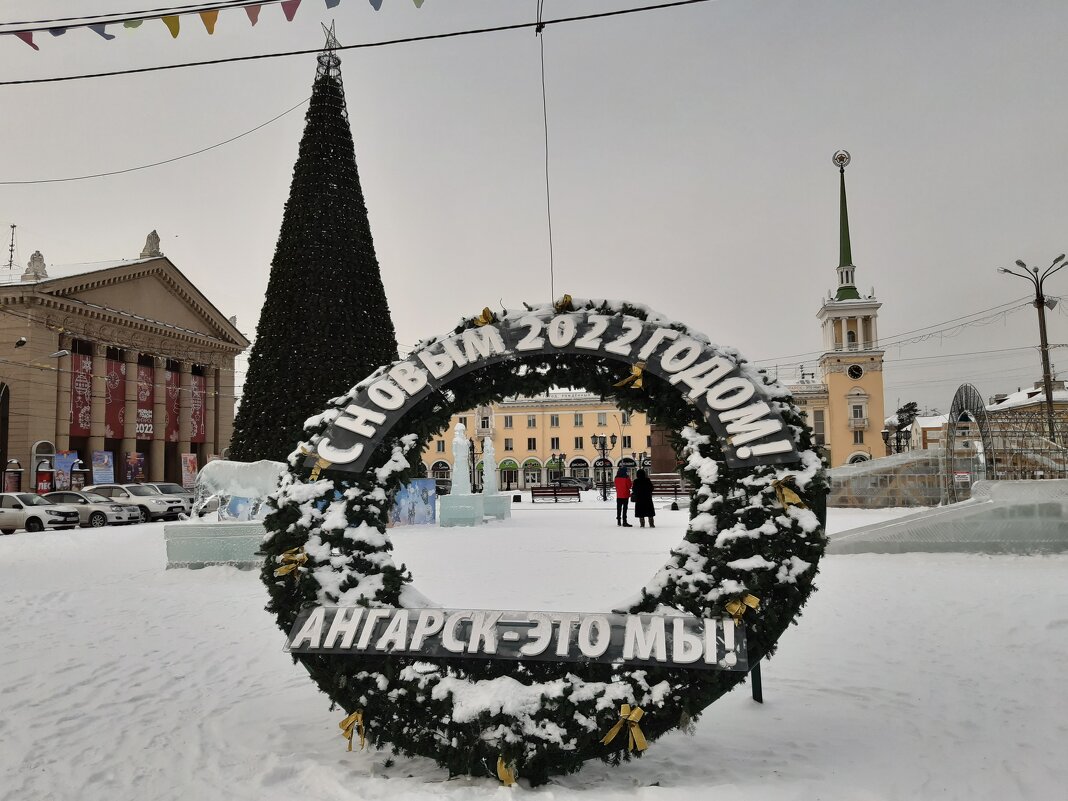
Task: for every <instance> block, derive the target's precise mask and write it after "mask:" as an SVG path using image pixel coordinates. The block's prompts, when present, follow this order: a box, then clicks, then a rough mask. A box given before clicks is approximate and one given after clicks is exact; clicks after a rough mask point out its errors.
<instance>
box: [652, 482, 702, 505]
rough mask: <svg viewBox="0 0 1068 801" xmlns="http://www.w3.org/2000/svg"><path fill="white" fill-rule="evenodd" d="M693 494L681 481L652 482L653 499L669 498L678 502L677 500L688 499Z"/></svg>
mask: <svg viewBox="0 0 1068 801" xmlns="http://www.w3.org/2000/svg"><path fill="white" fill-rule="evenodd" d="M692 494H693V488H692V487H690V485H689V484H685V483H683V482H682V481H653V497H654V498H671V499H672V500H675V501H678V500H679V498H685V499H689V497H690V495H692Z"/></svg>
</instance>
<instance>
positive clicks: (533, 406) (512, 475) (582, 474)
mask: <svg viewBox="0 0 1068 801" xmlns="http://www.w3.org/2000/svg"><path fill="white" fill-rule="evenodd" d="M458 424H463V426H464V429H465V435H466V438H467V439H468V441H469V456H473V458H472V459H471V463H472V464H476V465H477V468H478V469H477V470H476V479H477V483H478V484H481V481H482V477H481V462H482V452H483V450H484V447H485V446H484V442H485V439H486V438H487V437H488V438H489V439H490V440H491V441H492V442H493V449H494V452H495V458H496V461H497V470H498V483H499V486H500V488H501V490H502V491H503V490H509V489H523V488H526V487H531V486H538V485H542V484H545V483H547V482H548V481H551V480H552V479H554V478H558V477H560V476H573V477H575V478H582V479H585V478H591V479H594V480H595V481H601V480H602V479H603V478H604V477H605V476H608V477H611V476H612V475H614V472H615V469H616V468H617V467H619V466H620V465H624V466H627V467H630V468H631V471H632V473H633V469H634V468H636V467H638V466H639V465H644V464H646V462H647V461H648V454H649V449H650V447H651V443H652V438H651V433H650V429H649V423H648V420H647V419H646V416H645V414H644V413H642V412H634V413H630V412H624V411H622V410H621V409H619V408H618V407H617V406H615V405H614V404H612V403H610V402H608V401H604V400H601V398H600V396H598V395H594V394H592V393H589V392H577V391H559V392H558V391H552V392H549V393H548V394H546V395H539V396H537V397H531V398H527V397H517V398H508V399H505V400H503V401H501V402H499V403H493V404H490V405H487V406H482V407H479V408H478V409H473V410H471V411H468V412H463V413H461V414H456V415H453V417H452V419H451V420H450V421H449V427H448V428H447V429H446V430H445V431H443V432H441V433H440V434H439V435H438V436H436V437H435V438H434V439H433V440H432V441H431V442H430V445H429V447H428V448H427V450H426V451H424V452H423V455H422V460H423V465H424V466H425V467H426V471H427V475H429V476H433V477H434V478H449V479H451V478H452V472H453V466H454V462H453V453H452V442H453V438H454V437H455V435H456V427H457V425H458ZM595 435H603V436H604V437H606V438H607V439H608V441H609V443H608V444H609V446H610V447H609V449H608V451H607V452H606V454H605V455H604V457H603V461H602V456H601V453H600V451H599V450H598V449H597V448H595V447H594V436H595ZM613 435H615V440H616V441H615V445H612V444H611V439H612V436H613Z"/></svg>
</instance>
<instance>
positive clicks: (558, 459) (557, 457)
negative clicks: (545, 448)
mask: <svg viewBox="0 0 1068 801" xmlns="http://www.w3.org/2000/svg"><path fill="white" fill-rule="evenodd" d="M565 462H567V455H566V454H563V453H550V454H549V464H555V465H556V469H557V470H559V471H560V475H559V476H557V478H560V477H561V476H563V475H564V463H565Z"/></svg>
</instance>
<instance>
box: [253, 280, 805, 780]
mask: <svg viewBox="0 0 1068 801" xmlns="http://www.w3.org/2000/svg"><path fill="white" fill-rule="evenodd" d="M516 337H518V338H516ZM414 353H415V354H417V355H415V356H414V360H413V357H409V358H408V359H406V360H404V361H401V362H396V363H394V364H392V365H384V366H382V367H381V368H379V369H378V370H377V371H376V372H375V373H374V374H373V375H371V376H369V377H368V378H366V379H364V380H363V381H361V382H360V383H359V384H357V385H356V386H354V387H353V388H352V389H351V390H350V391H349V392H348V393H346V394H345V395H344V396H342V397H339V398H336V399H334V401H332V403H331V406H330V408H329V409H327V410H326V411H325V412H323V413H322V414H320V415H317V416H315V417H313V418H312V419H310V420H309V421H308V422H307V424H306V428H305V439H306V441H305V442H303V443H300V444H299V445H298V447H297V448H296V449H295V450H294V452H293V453H292V455H291V456H290V458H289V465H288V470H287V472H286V473H285V475H283V477H282V480H281V482H280V486H279V487H278V489H277V491H276V492H275V493H274V494H273V495H272V496H271V498H270V501H269V502H270V504H271V507H272V512H271V514H270V515H268V517H267V519H266V521H265V523H266V527H267V536H266V539H265V541H264V544H263V551H264V553H265V554H266V556H267V559H266V563H265V565H264V568H263V572H262V574H261V576H262V579H263V581H264V584H265V585H266V586H267V588H268V591H269V593H270V599H271V600H270V603H269V605H268V610H269V611H270V612H272V613H273V614H274V615H275V616H276V620H277V624H278V626H279V627H280V628H281V629H282V630H283V631H284V632H286V633H287V634H288V633H290V632H291V631H293V627H294V625H295V624H296V623H297V621H298V619H300V617H301V615H305V622H306V620H307V616H308V615H310V614H312V612H311V611H309V610H314V609H316V608H320V607H322V608H326V607H331V608H333V607H339V608H340V607H349V608H357V607H358V608H360V609H362V610H364V611H363V613H362V614H363V615H364V616H366V617H368V618H369V617H370V616H372V615H373V616H374V617H375V618H376V619H378V620H380V621H385V623H384V624H383V625H384V626H389V625H392V627H393V629H394V631H393V633H392V635H391V637H392V641H391V640H390V639H386V640H385V641H383V640H382V637H383V635H384V634H385V633H386V630H385V628H383V627H380V626H376V627H373V628H370V629H368V628H367V627H366V626H365V627H364V628H363V629H359V628H358V625H359V624H358V622H354V614H355V613H353V612H350V613H348V614H347V615H346V616H343V617H338V616H332V617H331V622H330V625H329V626H328V627H326V628H325V629H324V631H323V640H319V643H320V644H322V642H323V641H324V640H331V641H332V642H334V641H338V640H339V641H340V642H341V644H344V638H345V637H346V636H348V634H349V633H351V636H353V637H355V638H356V643H357V645H359V643H360V642H361V639H360V638H361V637H363V636H364V634H365V633H366V643H365V645H366V646H367V647H362V648H360V647H357V648H356V649H355V650H356V651H357V653H355V654H353V653H336V652H335V653H323V652H321V650H320V651H319V652H316V653H292V654H291V656H292V658H293V659H294V660H295V661H297V662H299V663H301V664H302V665H303V666H304V668H305V669H306V670H307V671H308V673H309V674H310V676H311V677H312V679H313V681H315V683H316V684H317V685H318V686H319V688H320V689H322V690H323V692H324V693H326V694H327V695H328V696H329V697H330V698H331V699H332V700H333V701H334V703H336V704H337V705H338V706H340V707H341V708H342V709H344V711H345V714H346V715H347V717H345V719H344V720H343V721H341V733H342V734H344V735H345V736H346V738H347V739H348V740H349V743H350V746H351V744H352V741H353V738H354V737H355V736H356V735H357V734H358V735H359V742H360V743H361V744H368V745H370V746H371V747H376V748H381V747H387V748H392V749H393V750H394V751H395V752H396V753H399V754H405V755H421V756H427V757H430V758H432V759H434V760H435V761H437V762H438V764H440V765H442V766H443V767H445V768H446V769H447V770H448V771H449V773H450V774H451V775H459V774H469V775H482V776H487V777H494V778H500V779H501V780H502V781H503V780H505V779H506V777H508V778H509V779H512V780H514V777H515V776H517V775H518V776H522V777H524V778H525V779H526V780H528V781H529V782H530V783H531V784H538V783H541V782H544V781H546V780H547V779H548V778H549V777H550V776H552V775H555V774H565V773H571V772H574V771H576V770H579V769H580V768H581V766H582V763H583V762H584V761H585V760H587V759H594V758H599V759H602V760H605V761H607V762H609V763H612V764H618V763H619V762H620V761H622V760H626V759H630V758H632V757H633V756H640V754H641V753H642V751H643V750H645V749H646V748H648V747H651V744H654V743H655V742H656V740H657V739H658V738H660V737H661V736H662V735H663V734H664V733H666V732H668V731H671V730H672V729H674V728H676V727H678V726H687V725H689V724H690V723H692V722H693V721H695V720H697V719H698V718H699V716H700V714H701V712H702V710H704V709H705V708H706V707H707V706H708V705H709V704H711V703H712V702H713V701H715V700H716V699H717V698H719V697H720V696H722V695H723V694H724V693H726V692H728V691H729V690H731V689H732V688H733V687H735V686H737V685H738V684H739V683H740V682H741V681H743V680H744V679H745V675H746V674H745V673H744V671H737V670H726V669H713V670H709V669H700V670H698V669H692V667H691V666H689V665H686V664H681V663H679V662H682V661H684V660H679V662H672V661H671V660H664V661H662V662H661V661H658V660H656V659H653V660H646V662H645V663H637V662H628V661H627V660H626V659H625V658H622V657H621V658H619V659H611V660H608V661H598V660H595V659H590V658H586V659H580V660H579V661H570V662H567V661H562V660H559V659H556V658H553V659H536V658H533V657H531V658H518V659H492V658H486V654H485V653H470V652H463V650H464V649H460V648H458V645H457V643H458V642H459V641H460V640H461V639H462V638H463V637H465V636H466V637H467V644H470V642H471V637H472V630H473V629H474V628H475V627H476V621H475V620H474V619H473V617H472V618H470V619H467V620H466V621H465V620H464V619H462V618H457V619H456V620H455V621H454V623H455V625H454V626H453V628H452V629H451V630H450V631H448V632H446V631H445V630H444V625H445V624H444V622H443V623H442V626H443V629H442V631H441V632H434V633H433V634H432V635H431V634H430V633H429V629H433V628H434V627H435V624H434V623H433V622H432V620H433V615H432V614H427V615H426V616H424V615H422V614H421V611H417V610H431V611H439V612H440V611H442V610H443V606H442V605H441V604H438V603H436V602H434V601H433V600H431V599H429V598H427V597H425V596H424V595H423V594H422V593H420V592H419V591H418V590H417V589H416V588H415V587H414V585H413V583H412V581H413V578H412V575H411V573H410V572H409V571H408V570H407V569H406V568H405V566H404V565H398V564H396V563H395V562H394V561H393V558H392V545H391V543H390V540H389V535H388V533H387V530H386V522H387V520H386V516H387V514H388V509H389V506H390V503H391V500H392V497H393V495H394V494H395V493H396V492H397V490H398V489H399V488H400V487H401V486H402V485H403V483H404V482H406V481H407V480H409V479H410V478H411V477H412V476H413V474H414V471H413V470H412V467H411V466H410V460H413V462H412V463H414V460H416V459H417V458H418V455H419V454H420V453H421V452H422V450H423V448H424V447H425V446H426V444H427V443H428V442H429V441H430V440H431V438H432V437H434V436H435V435H437V434H438V433H439V432H440V431H442V430H444V429H445V428H446V427H447V426H448V423H449V420H450V417H451V416H452V415H453V414H454V413H459V412H462V411H464V410H467V409H472V408H476V407H477V406H479V405H480V404H484V403H490V402H494V401H497V400H500V399H502V398H505V397H512V396H515V395H535V394H538V393H540V392H544V391H546V390H547V389H549V388H550V387H552V386H563V387H584V388H585V389H587V390H589V391H590V392H593V393H595V394H598V395H601V396H603V397H605V398H611V399H612V400H613V401H614V402H615V403H616V404H617V405H619V406H620V407H621V408H623V409H625V410H631V411H645V412H646V413H647V414H648V416H649V419H650V421H651V422H653V423H654V424H656V425H659V426H662V427H663V428H665V429H666V430H668V431H673V432H677V433H676V438H677V451H678V454H679V460H680V473H681V476H682V478H683V479H684V480H685V481H686V482H688V484H689V485H690V486H691V487H693V493H692V496H691V498H690V519H689V523H688V526H687V529H686V532H685V534H684V536H683V538H682V540H681V541H680V542H679V544H678V545H676V546H675V547H674V548H673V549H672V550H671V551H670V553H669V554H668V556H667V560H666V562H665V564H664V566H663V567H662V568H660V569H659V570H658V571H657V572H656V573H655V574H654V575H653V576H652V577H651V578H650V579H649V580H648V581H647V582H646V583H645V584H644V585H643V586H642V587H640V588H638V589H637V591H636V592H635V593H634V594H633V595H632V596H631V597H630V598H627V599H625V600H619V599H608V600H606V602H605V604H604V605H603V607H602V609H601V610H593V611H592V612H590V613H582V614H581V615H576V618H575V620H574V621H569V622H567V624H566V626H567V631H566V635H567V641H568V643H569V645H568V646H567V649H566V650H567V652H568V653H569V654H570V653H572V651H573V649H572V646H571V643H576V645H575V647H576V648H577V649H578V652H579V654H580V655H581V650H582V648H581V644H579V640H578V631H577V629H578V628H579V626H581V620H588V619H592V618H594V617H597V616H608V615H609V614H615V615H620V616H634V617H636V618H638V619H645V620H650V619H661V620H664V621H665V622H666V625H668V626H670V623H669V621H671V620H672V618H674V617H679V616H688V617H690V618H692V619H696V620H698V621H709V620H711V621H723V620H725V618H727V617H729V618H730V620H731V621H732V622H734V623H735V624H736V625H738V626H740V627H741V629H742V630H744V637H745V645H744V648H745V654H744V655H745V657H746V660H747V662H746V664H747V665H754V664H756V663H757V662H758V661H759V660H760V659H763V658H765V657H767V656H769V655H770V654H772V653H773V651H774V649H775V644H776V641H777V640H778V638H779V636H780V635H781V634H782V632H783V631H784V630H785V629H786V627H787V626H789V625H790V624H791V623H792V622H794V621H795V620H796V618H797V617H798V615H799V614H800V611H801V608H802V607H803V606H804V604H805V601H806V600H807V598H808V597H809V595H810V593H811V592H812V589H813V580H814V578H815V575H816V572H817V566H818V562H819V559H820V556H821V555H822V553H823V549H824V545H825V540H824V536H823V531H822V526H821V523H820V520H819V519H818V517H817V515H816V513H815V512H814V511H813V508H812V507H814V506H817V505H818V503H817V501H818V500H821V499H822V497H823V496H824V494H825V491H826V481H825V479H824V475H823V466H822V463H821V460H820V457H819V455H818V454H817V453H816V451H815V448H814V444H813V439H812V433H811V431H810V430H809V428H808V427H807V426H806V424H805V420H804V417H803V415H802V414H801V413H800V412H799V410H798V409H797V408H796V407H795V406H794V404H793V403H792V401H791V399H790V397H789V394H788V392H787V391H786V390H785V389H784V388H783V387H782V386H780V385H779V384H778V383H777V382H775V381H774V380H772V379H771V378H770V377H768V376H767V375H766V374H765V373H764V372H762V371H760V370H757V369H755V368H753V367H752V366H751V365H749V364H748V363H747V362H746V360H745V359H744V358H743V357H742V356H741V354H739V353H738V352H737V351H736V350H734V349H733V348H727V347H723V346H718V345H712V344H711V342H710V340H709V339H708V338H707V337H705V336H704V335H702V334H699V333H697V332H695V331H691V330H690V329H689V328H688V327H687V326H685V325H683V324H681V323H678V322H676V321H673V320H670V319H668V318H667V317H664V316H663V315H659V314H656V313H655V312H652V311H651V310H649V309H647V308H645V307H643V306H640V305H637V304H629V303H620V302H609V301H604V300H578V299H572V298H569V297H566V296H565V298H563V299H561V301H559V302H557V303H556V304H552V305H544V306H527V307H526V308H524V309H522V310H513V311H503V312H499V313H493V312H491V311H489V310H488V309H487V310H484V311H483V313H482V314H480V315H477V316H476V317H472V318H470V319H467V320H464V321H462V322H461V324H460V325H459V326H458V327H457V328H456V329H455V330H454V331H453V332H451V333H450V334H449V335H447V336H445V337H441V338H438V339H433V340H429V341H426V342H422V343H420V344H419V345H418V346H417V348H416V351H415V352H414ZM418 354H423V355H422V356H420V355H418ZM424 357H425V358H424ZM424 382H425V383H424ZM446 384H447V387H446V386H445V385H446ZM503 569H516V570H518V569H522V566H521V565H513V566H511V567H508V566H505V567H504V568H503ZM398 610H410V614H408V615H405V616H401V615H399V614H398ZM454 611H455V610H454ZM580 618H581V620H580ZM405 619H406V620H407V622H406V623H404V622H403V621H404V620H405ZM421 619H422V620H423V621H424V624H425V625H426V626H428V627H429V629H428V633H427V634H426V635H425V636H424V640H429V639H431V638H435V639H434V640H433V641H434V643H435V648H437V647H438V646H440V651H441V652H440V653H433V654H428V653H423V652H422V650H421V649H420V652H419V653H410V651H411V640H412V635H413V629H409V628H408V626H414V625H417V624H418V621H419V620H421ZM502 620H503V618H502ZM398 621H401V622H398ZM413 621H414V622H413ZM347 623H348V624H352V625H351V631H349V630H346V629H345V628H344V627H345V625H346V624H347ZM324 624H325V617H324ZM610 625H611V624H610ZM625 625H626V624H625V623H624V624H623V627H622V628H621V629H620V631H621V633H622V635H623V636H624V637H625V634H626V629H625ZM335 627H338V628H337V629H336V630H335V631H334V633H333V635H332V634H331V630H332V629H335ZM402 627H403V628H404V631H403V632H402ZM590 627H591V628H589V630H588V631H587V638H586V641H585V644H586V647H587V648H588V649H593V650H595V646H597V647H599V644H600V643H601V642H602V640H601V639H598V638H599V637H600V633H599V632H595V631H594V630H593V629H595V628H597V626H596V625H595V624H592V623H591V624H590ZM477 628H478V629H479V631H484V632H493V633H500V634H501V640H503V632H504V631H505V630H507V628H505V629H502V630H501V631H500V632H497V630H496V629H495V628H491V627H488V623H487V620H486V618H482V619H480V620H479V621H478V624H477ZM720 628H722V627H720ZM640 630H641V632H642V635H643V637H648V636H650V635H649V631H650V629H640ZM653 630H654V631H655V630H657V629H655V627H654V629H653ZM298 631H299V629H298ZM314 631H315V628H314V626H313V628H312V630H311V633H314ZM638 631H639V629H635V630H634V636H635V637H637V636H638ZM694 632H696V629H694V630H693V632H690V633H691V634H693V636H694V637H696V634H695V633H694ZM446 633H448V634H449V636H450V637H451V638H452V640H451V642H452V647H451V648H450V647H445V646H444V639H445V634H446ZM564 634H565V632H564V630H563V628H562V626H561V624H560V622H559V621H557V622H556V623H555V624H554V629H553V637H554V639H553V641H552V642H553V643H554V646H553V648H554V649H555V647H556V645H557V644H559V643H560V642H562V641H563V640H564ZM685 634H686V632H685V631H684V632H682V635H683V636H682V637H681V638H680V641H681V640H685ZM402 639H403V640H404V641H405V645H406V647H407V650H405V651H399V650H398V649H397V648H396V647H392V648H391V647H390V646H396V645H398V644H399V643H400V642H401V640H402ZM478 639H479V640H481V639H482V638H481V637H480V638H478ZM653 641H654V642H655V641H656V638H655V636H654V638H653ZM690 642H691V643H692V642H693V641H692V640H691V641H690ZM379 643H381V644H382V645H383V646H385V647H383V648H377V645H378V644H379ZM521 644H522V645H530V641H529V637H528V638H527V639H524V640H523V642H522V643H521ZM664 647H665V648H667V647H670V646H669V645H668V643H667V642H666V640H665V643H664ZM720 647H722V646H721V644H718V645H717V660H718V658H719V657H720V656H721V654H720V651H719V648H720ZM478 649H481V650H484V646H482V645H476V650H478ZM341 650H342V651H345V650H348V651H351V650H352V649H341ZM683 652H685V651H682V652H680V653H683ZM650 653H651V651H650ZM705 653H707V649H706V651H705ZM553 655H554V656H555V650H554V651H553ZM723 655H725V652H724V654H723ZM524 656H525V655H523V654H520V657H524ZM703 659H704V656H702V660H703ZM331 725H333V724H331Z"/></svg>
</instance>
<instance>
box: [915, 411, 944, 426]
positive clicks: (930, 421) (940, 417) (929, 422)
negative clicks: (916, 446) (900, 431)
mask: <svg viewBox="0 0 1068 801" xmlns="http://www.w3.org/2000/svg"><path fill="white" fill-rule="evenodd" d="M948 422H949V415H948V414H936V415H932V416H930V417H917V418H916V419H915V420H913V421H912V427H913V428H916V427H917V426H918V427H919V428H941V427H942V426H944V425H945V424H946V423H948Z"/></svg>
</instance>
